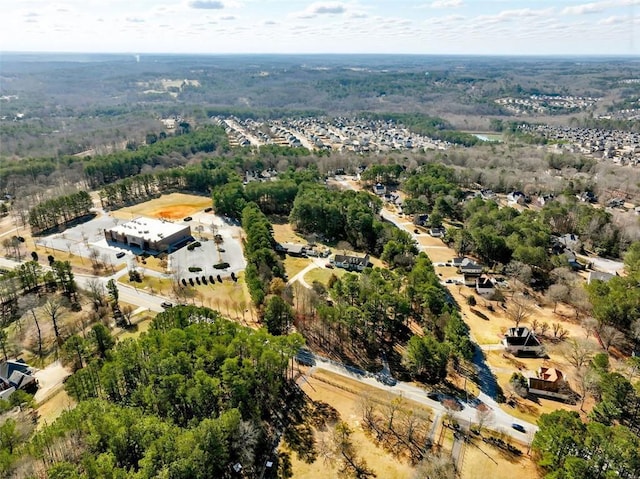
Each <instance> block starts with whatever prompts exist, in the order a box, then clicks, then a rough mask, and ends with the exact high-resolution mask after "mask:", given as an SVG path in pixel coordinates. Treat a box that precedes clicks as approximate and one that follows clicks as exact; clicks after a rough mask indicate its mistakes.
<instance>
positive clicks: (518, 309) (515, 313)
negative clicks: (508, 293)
mask: <svg viewBox="0 0 640 479" xmlns="http://www.w3.org/2000/svg"><path fill="white" fill-rule="evenodd" d="M531 314H533V303H532V302H531V300H530V299H529V298H527V297H526V296H525V295H524V294H523V293H515V294H514V295H513V296H512V298H511V301H510V302H509V305H508V306H507V316H508V317H509V318H511V320H512V321H513V322H514V323H516V328H517V327H518V326H520V323H522V322H524V321H526V320H527V319H528V318H529V317H530V316H531Z"/></svg>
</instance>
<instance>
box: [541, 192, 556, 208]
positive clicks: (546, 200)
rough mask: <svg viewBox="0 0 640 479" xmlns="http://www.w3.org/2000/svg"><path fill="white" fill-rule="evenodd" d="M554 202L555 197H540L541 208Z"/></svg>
mask: <svg viewBox="0 0 640 479" xmlns="http://www.w3.org/2000/svg"><path fill="white" fill-rule="evenodd" d="M553 200H554V196H553V195H538V204H539V205H540V206H544V205H546V204H547V203H549V202H550V201H553Z"/></svg>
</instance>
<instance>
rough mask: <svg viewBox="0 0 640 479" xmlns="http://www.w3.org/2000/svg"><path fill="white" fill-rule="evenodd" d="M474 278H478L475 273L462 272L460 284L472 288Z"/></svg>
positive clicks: (474, 284)
mask: <svg viewBox="0 0 640 479" xmlns="http://www.w3.org/2000/svg"><path fill="white" fill-rule="evenodd" d="M476 279H478V275H477V274H463V275H462V284H464V285H465V286H469V287H470V288H474V287H475V286H476Z"/></svg>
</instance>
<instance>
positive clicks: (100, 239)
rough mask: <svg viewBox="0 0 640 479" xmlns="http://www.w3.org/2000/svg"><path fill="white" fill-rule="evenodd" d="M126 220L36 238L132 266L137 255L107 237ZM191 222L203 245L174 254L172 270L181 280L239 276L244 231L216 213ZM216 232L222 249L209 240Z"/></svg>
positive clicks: (102, 220) (104, 220) (101, 219)
mask: <svg viewBox="0 0 640 479" xmlns="http://www.w3.org/2000/svg"><path fill="white" fill-rule="evenodd" d="M124 221H125V220H123V219H117V218H115V217H114V216H112V215H102V216H98V217H96V218H94V219H92V220H90V221H88V222H86V223H83V224H81V225H78V226H74V227H73V228H69V229H67V230H65V231H63V232H62V233H57V234H54V235H50V236H46V237H43V238H39V239H36V242H37V243H38V244H39V245H41V246H44V247H47V248H52V249H56V250H60V251H68V252H71V253H73V254H75V255H78V256H82V257H85V258H89V255H90V252H91V250H97V251H98V252H99V255H100V261H102V262H105V263H109V264H112V265H116V264H120V263H126V264H130V263H131V261H132V260H133V259H134V256H135V255H134V253H133V252H131V250H129V249H127V248H125V247H118V246H113V245H112V244H108V243H107V241H106V239H105V238H104V230H105V229H109V228H112V227H113V226H115V225H117V224H121V223H123V222H124ZM188 223H189V224H190V226H191V234H192V236H193V237H194V238H195V239H196V240H198V241H199V242H200V244H201V246H199V247H197V248H194V249H193V250H189V249H187V247H183V248H181V249H179V250H178V251H175V252H173V253H171V254H170V255H169V268H170V270H173V271H176V272H177V273H178V275H179V277H180V278H185V279H188V278H189V277H194V278H195V277H196V276H202V275H206V276H207V277H208V276H209V275H213V276H214V277H215V276H217V275H218V274H219V275H220V276H222V277H229V276H230V275H231V273H232V272H233V273H238V272H240V271H242V270H244V269H245V267H246V261H245V258H244V254H243V251H242V243H241V237H242V228H240V227H239V226H238V225H237V224H234V223H232V222H230V221H226V220H225V219H224V218H221V217H219V216H216V215H214V214H213V213H204V212H201V213H196V214H194V215H193V216H192V220H191V221H189V222H188ZM212 223H213V225H214V229H213V230H212V227H211V224H212ZM213 231H215V232H216V234H219V235H220V236H221V237H222V240H223V241H222V243H221V244H220V245H219V248H218V247H216V243H215V242H214V241H213V240H212V239H209V238H211V237H212V234H213ZM121 252H122V253H124V256H123V257H121V258H117V257H116V255H117V254H118V253H121ZM222 262H225V263H229V267H228V268H225V269H215V268H214V267H213V266H214V265H215V264H218V263H222ZM189 267H199V268H202V271H199V272H197V273H195V272H194V273H190V272H189V270H188V268H189Z"/></svg>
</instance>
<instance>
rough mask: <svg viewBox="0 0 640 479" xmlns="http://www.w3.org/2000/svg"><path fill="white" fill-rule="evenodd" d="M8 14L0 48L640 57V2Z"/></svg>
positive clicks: (146, 1)
mask: <svg viewBox="0 0 640 479" xmlns="http://www.w3.org/2000/svg"><path fill="white" fill-rule="evenodd" d="M0 7H1V8H0V12H2V14H1V15H0V51H37V52H45V51H52V52H104V53H108V52H123V53H139V54H143V53H205V54H221V53H224V54H227V53H392V54H393V53H395V54H400V53H404V54H473V55H638V54H640V0H602V1H593V2H584V1H580V0H427V1H421V0H353V1H351V0H345V1H306V0H172V1H170V0H60V1H57V0H0Z"/></svg>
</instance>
